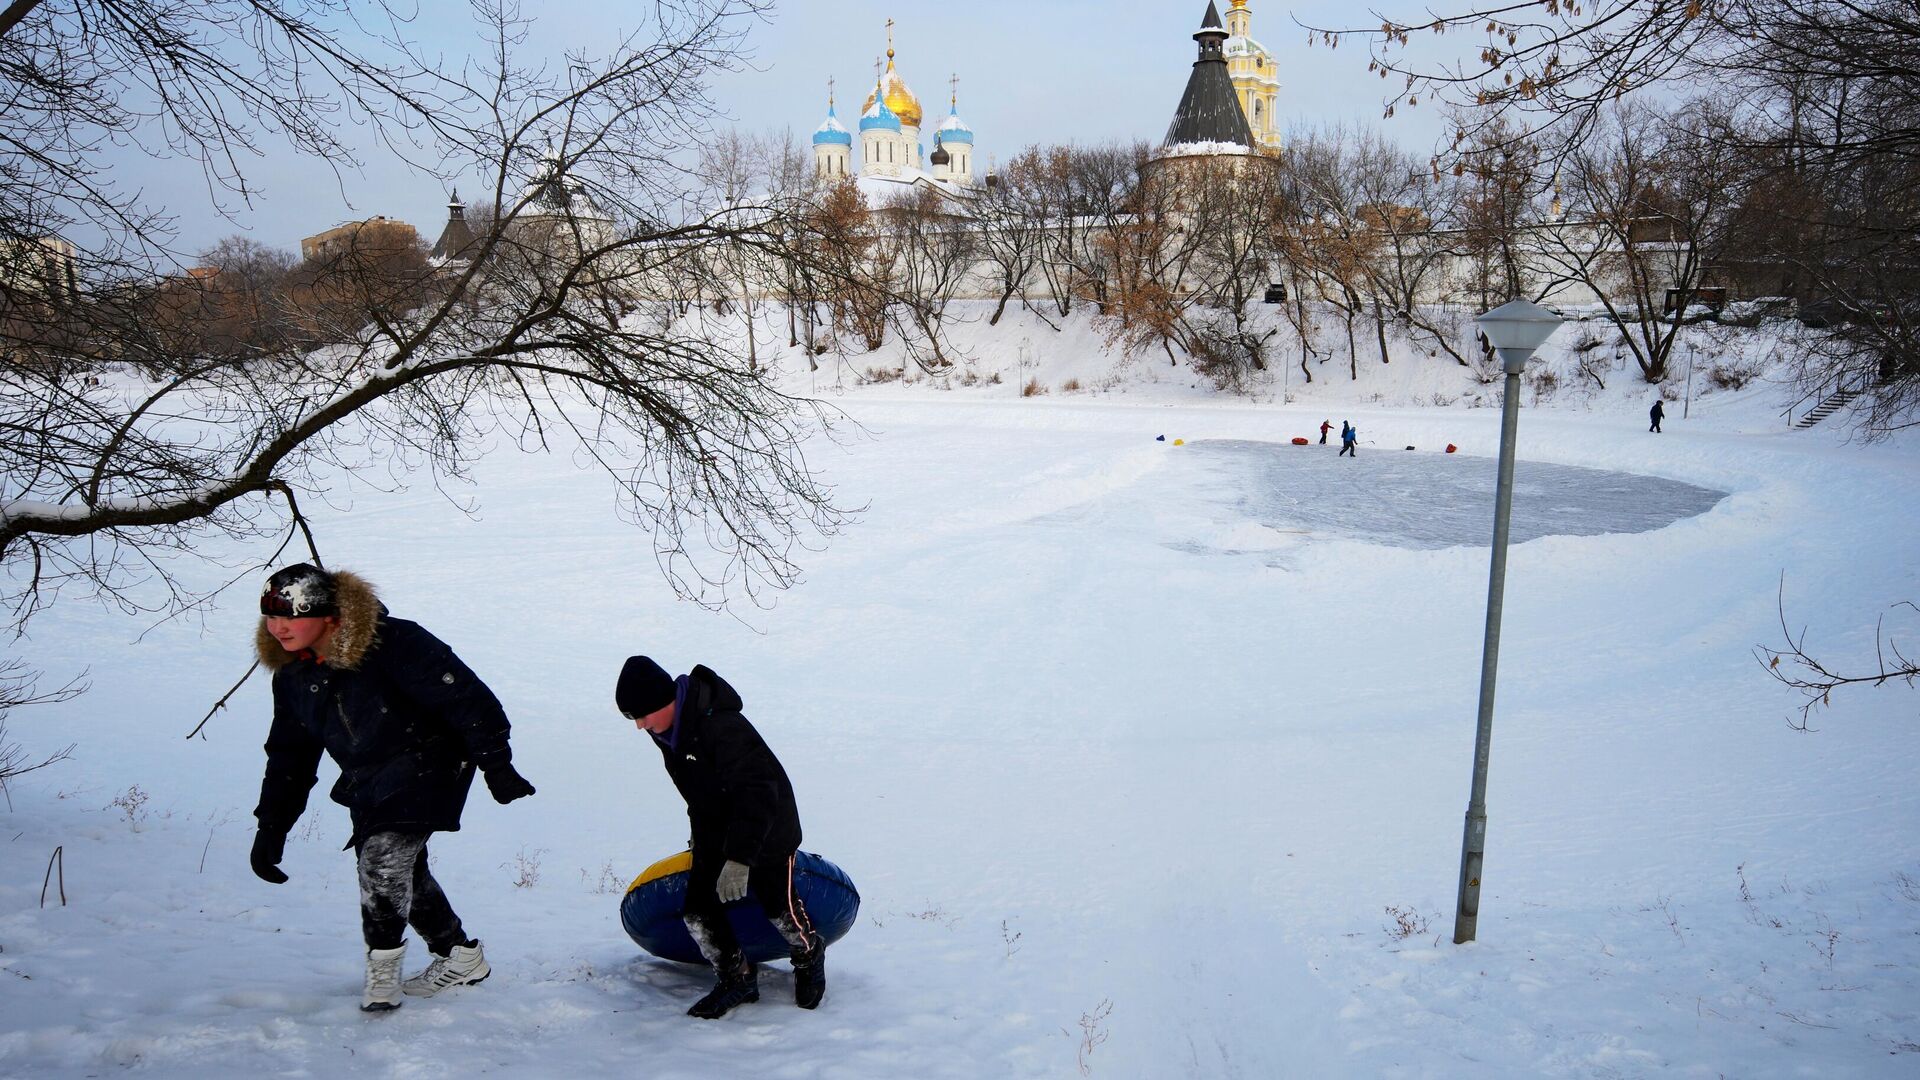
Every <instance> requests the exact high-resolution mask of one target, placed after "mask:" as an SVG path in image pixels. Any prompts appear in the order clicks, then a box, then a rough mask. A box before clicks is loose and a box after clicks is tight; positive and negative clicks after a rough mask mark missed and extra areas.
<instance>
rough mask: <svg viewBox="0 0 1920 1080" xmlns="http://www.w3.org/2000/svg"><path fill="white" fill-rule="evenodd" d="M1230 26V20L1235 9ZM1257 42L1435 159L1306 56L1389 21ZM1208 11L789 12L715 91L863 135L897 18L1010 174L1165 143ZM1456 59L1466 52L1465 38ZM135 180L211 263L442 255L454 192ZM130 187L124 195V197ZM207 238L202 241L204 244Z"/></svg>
mask: <svg viewBox="0 0 1920 1080" xmlns="http://www.w3.org/2000/svg"><path fill="white" fill-rule="evenodd" d="M421 2H422V5H423V7H424V8H427V9H428V10H427V11H426V12H424V13H423V17H422V18H421V19H420V20H419V22H418V23H417V25H418V26H419V27H420V29H421V35H422V40H423V42H424V43H425V44H428V45H429V46H430V47H432V48H434V49H438V50H441V51H443V52H444V53H445V54H446V55H447V56H448V57H449V58H451V57H455V56H459V55H461V54H462V53H463V52H464V51H465V50H467V49H469V48H470V47H472V46H473V45H474V44H476V43H477V38H476V37H475V36H474V35H473V33H472V31H471V30H470V29H469V28H468V27H467V26H466V25H464V24H463V23H462V22H461V21H460V16H461V15H462V14H463V12H464V7H465V5H464V4H463V3H458V2H454V0H421ZM1220 6H1221V9H1222V12H1223V13H1224V11H1225V10H1226V8H1227V6H1228V5H1227V4H1226V3H1225V2H1222V3H1221V5H1220ZM1251 8H1252V11H1253V36H1254V37H1255V38H1256V39H1258V40H1259V41H1261V42H1262V43H1263V44H1265V45H1266V47H1267V48H1268V49H1269V50H1270V51H1271V52H1272V53H1273V54H1274V55H1275V58H1276V60H1277V61H1278V64H1279V67H1280V78H1281V89H1280V116H1281V117H1282V121H1283V125H1286V124H1291V123H1304V124H1312V125H1317V124H1321V123H1328V122H1334V121H1343V120H1344V121H1350V122H1352V121H1357V122H1361V123H1367V124H1374V125H1377V126H1380V127H1381V128H1382V130H1384V131H1385V132H1386V133H1387V135H1388V136H1389V137H1390V138H1392V139H1393V140H1394V141H1396V142H1398V143H1400V144H1401V145H1402V146H1404V147H1406V148H1407V149H1409V150H1412V151H1415V152H1416V153H1420V154H1425V153H1426V152H1427V151H1428V150H1429V149H1430V148H1431V145H1432V142H1433V139H1434V137H1435V135H1436V133H1437V132H1438V130H1439V120H1440V116H1439V113H1438V112H1436V111H1432V110H1428V109H1427V108H1426V107H1425V106H1424V105H1423V106H1422V107H1421V108H1420V109H1417V110H1412V111H1403V112H1402V114H1401V115H1399V116H1396V117H1395V118H1394V119H1391V120H1384V121H1383V120H1381V119H1380V113H1381V107H1382V100H1383V90H1385V89H1386V84H1384V83H1383V82H1381V80H1380V79H1379V78H1378V77H1377V76H1372V75H1369V74H1368V73H1367V70H1366V68H1367V56H1366V53H1365V50H1364V48H1356V47H1353V45H1349V46H1344V47H1342V48H1340V49H1337V50H1329V49H1327V48H1326V47H1324V46H1320V45H1316V46H1313V47H1309V46H1308V45H1307V33H1306V31H1305V30H1303V29H1301V28H1300V27H1299V26H1298V25H1296V24H1295V22H1294V19H1295V17H1296V16H1297V17H1298V18H1300V19H1301V20H1302V21H1314V20H1316V19H1317V20H1323V21H1327V22H1340V21H1347V22H1353V23H1358V24H1363V25H1372V24H1374V23H1376V22H1377V20H1374V19H1372V18H1371V17H1369V16H1368V15H1367V14H1366V12H1365V10H1364V9H1360V8H1357V7H1355V6H1354V5H1352V4H1347V3H1332V2H1329V0H1314V2H1313V3H1311V4H1304V5H1300V6H1297V7H1291V8H1289V7H1282V6H1280V5H1278V4H1272V3H1264V2H1261V0H1254V2H1253V3H1252V5H1251ZM633 10H634V8H633V6H632V5H631V3H619V2H612V0H605V2H603V0H572V2H567V3H555V2H546V3H542V2H540V0H526V3H525V8H524V13H525V14H527V15H529V16H531V17H532V19H533V20H534V24H533V27H532V32H531V40H530V41H529V47H530V48H532V49H534V50H537V51H538V52H541V53H544V54H549V55H552V56H559V55H561V54H562V53H564V52H565V51H567V50H569V49H585V50H588V51H589V52H591V51H592V50H593V49H594V48H595V46H596V44H604V43H605V42H608V41H611V40H613V39H614V38H615V36H616V35H615V34H614V33H613V31H614V30H615V29H616V28H618V27H620V26H621V25H622V21H623V17H624V18H625V19H626V21H627V22H628V23H631V21H632V19H631V15H630V14H628V13H630V12H631V11H633ZM1205 12H1206V2H1205V0H966V2H959V0H953V2H947V3H938V4H936V3H927V2H925V0H890V2H887V0H786V2H785V3H782V4H781V5H780V7H779V9H778V10H777V11H776V13H775V17H774V20H773V21H772V22H771V23H770V24H767V25H763V26H759V27H756V28H755V29H754V30H753V31H752V32H751V34H750V36H749V39H748V40H749V47H750V48H751V50H752V52H753V57H754V58H753V63H754V66H755V68H756V69H757V70H753V71H747V72H740V73H732V74H727V73H723V74H721V75H719V76H718V77H717V78H716V80H715V82H714V85H713V87H712V93H713V97H714V100H715V102H716V103H717V104H719V105H720V106H721V107H722V108H723V109H725V110H726V111H727V113H729V114H730V115H731V116H732V117H733V118H734V122H735V123H736V124H737V125H739V126H740V127H742V128H743V129H746V130H749V131H753V132H766V131H790V132H791V133H792V134H793V136H794V137H795V139H796V140H798V141H799V142H801V143H802V144H803V145H804V144H805V143H806V142H807V140H808V139H809V137H810V136H811V134H812V132H813V129H814V128H815V127H816V126H817V125H818V124H819V122H820V120H821V119H822V117H824V116H825V114H826V82H827V78H828V77H829V76H832V77H833V79H834V80H835V84H836V87H837V96H838V98H839V106H840V107H839V114H840V116H841V118H842V120H843V121H846V122H847V123H848V126H849V127H852V126H853V120H854V118H856V117H857V115H858V112H859V109H860V106H861V104H862V102H863V101H864V100H865V97H866V94H867V91H868V90H869V89H870V88H871V86H872V80H873V70H874V69H873V63H874V59H875V57H877V56H880V55H882V54H884V52H885V51H886V20H887V19H889V18H892V19H893V20H894V23H895V25H894V47H895V50H896V56H895V65H896V69H897V70H898V71H899V72H900V74H901V75H902V77H904V78H905V79H906V81H907V84H908V85H909V86H910V87H911V88H912V89H913V91H914V93H915V94H916V95H917V96H918V97H919V98H920V100H921V104H922V106H923V108H924V110H925V112H926V114H927V116H928V117H929V118H930V123H929V124H928V127H927V130H928V131H930V130H931V126H933V125H937V124H938V123H939V120H940V118H944V116H945V115H946V111H947V95H948V85H947V78H948V76H949V74H955V73H957V74H958V75H959V77H960V114H961V116H962V117H963V118H964V119H965V120H966V121H967V122H968V124H969V125H970V126H971V127H972V128H973V130H974V132H975V139H976V142H975V153H976V156H977V158H978V160H979V161H980V162H981V163H982V164H984V163H985V162H986V160H987V158H988V156H989V155H991V156H992V157H993V159H994V160H996V161H1005V160H1006V159H1007V158H1009V157H1011V156H1012V155H1013V154H1015V153H1016V152H1018V151H1019V150H1020V149H1021V148H1022V147H1025V146H1027V145H1030V144H1034V143H1042V144H1051V143H1063V142H1069V141H1071V142H1083V143H1086V142H1101V141H1105V140H1109V139H1122V140H1132V139H1144V140H1147V141H1149V142H1154V143H1157V142H1159V141H1160V139H1161V137H1162V136H1163V135H1164V134H1165V132H1166V128H1167V124H1168V122H1169V121H1170V120H1171V119H1172V116H1173V110H1174V106H1175V105H1177V104H1178V103H1179V100H1180V93H1181V91H1182V89H1183V88H1184V87H1185V85H1186V80H1187V75H1188V73H1189V71H1190V70H1191V67H1192V64H1193V59H1194V55H1195V45H1194V42H1193V40H1192V37H1191V35H1192V34H1193V32H1194V31H1195V30H1196V29H1198V28H1199V25H1200V20H1201V17H1202V16H1203V15H1204V14H1205ZM1458 44H1460V45H1461V46H1462V47H1465V46H1466V45H1467V44H1468V43H1467V42H1466V41H1465V40H1464V39H1460V40H1459V42H1458ZM126 167H127V168H129V169H132V170H135V175H136V178H137V180H136V182H137V183H139V184H140V185H141V186H143V187H145V188H146V189H147V190H148V192H149V194H150V195H153V196H156V197H160V198H164V199H165V200H166V202H167V204H168V205H169V207H170V209H172V210H173V211H174V212H175V214H176V215H177V216H178V217H179V219H180V222H181V239H182V246H183V247H185V248H187V249H189V250H199V249H203V248H205V247H209V246H211V244H212V242H213V241H215V240H217V239H218V238H220V237H222V236H226V235H230V234H232V233H234V232H239V231H245V232H247V233H248V235H250V236H252V237H253V238H254V239H256V240H258V241H260V242H263V243H267V244H271V245H274V246H277V247H283V248H287V249H289V250H295V251H297V249H298V245H299V240H300V238H301V237H302V236H306V235H310V234H312V233H317V232H320V231H321V230H323V229H326V228H330V227H332V226H333V225H336V224H338V223H339V222H341V221H343V220H349V219H356V218H362V217H367V216H370V215H373V214H385V215H387V216H389V217H396V218H400V219H402V220H405V221H408V222H411V223H412V224H414V225H415V226H417V227H418V228H419V229H420V231H421V233H422V235H423V236H425V237H426V238H427V239H428V241H429V242H431V240H432V239H433V238H434V237H435V236H437V235H438V234H439V230H440V226H441V224H442V223H443V222H444V221H445V219H446V209H445V203H446V192H445V190H444V189H443V188H442V187H441V186H440V183H439V181H437V180H436V179H434V178H433V177H429V176H421V175H417V174H410V173H408V172H407V171H406V170H405V169H404V168H402V167H399V166H397V165H395V164H393V163H391V162H386V161H381V160H378V159H377V158H376V159H375V160H371V161H370V162H369V167H368V169H367V170H366V174H365V175H364V176H349V177H348V178H347V179H346V183H345V185H344V187H345V190H344V191H343V190H342V185H341V184H339V183H336V182H335V180H334V178H333V176H332V175H331V173H329V172H327V171H326V170H324V169H316V168H314V167H313V166H312V163H311V162H304V161H301V160H299V159H297V158H295V157H294V156H293V155H292V154H290V153H287V152H280V153H270V154H269V155H268V157H267V158H266V159H265V160H262V161H260V162H258V163H257V164H256V166H255V167H253V168H250V169H249V174H250V176H251V178H252V179H254V180H255V181H256V182H257V183H258V184H259V185H261V186H262V187H263V188H264V194H263V197H262V198H261V200H260V201H259V203H258V205H257V206H256V207H255V208H253V209H252V210H251V211H244V212H242V213H240V214H238V215H237V223H234V222H228V221H226V220H224V219H222V218H221V217H220V216H219V215H218V214H216V213H214V212H213V211H212V209H211V208H210V207H209V205H208V199H207V192H206V189H205V185H204V183H203V182H201V181H200V180H199V178H198V175H197V173H194V172H191V171H189V170H176V169H173V168H170V167H166V166H163V165H155V164H152V163H147V162H144V161H138V162H129V163H128V165H127V166H126ZM123 182H124V181H123ZM198 237H204V238H205V242H204V243H202V242H198V241H197V240H196V238H198Z"/></svg>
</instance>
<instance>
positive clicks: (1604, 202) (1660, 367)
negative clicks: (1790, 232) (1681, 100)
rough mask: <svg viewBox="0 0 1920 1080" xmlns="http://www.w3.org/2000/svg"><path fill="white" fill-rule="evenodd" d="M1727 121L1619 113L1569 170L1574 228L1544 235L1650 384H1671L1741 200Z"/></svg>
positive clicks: (1699, 106)
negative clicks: (1690, 313)
mask: <svg viewBox="0 0 1920 1080" xmlns="http://www.w3.org/2000/svg"><path fill="white" fill-rule="evenodd" d="M1724 122H1725V120H1724V117H1721V116H1719V115H1717V111H1716V110H1715V109H1714V108H1713V107H1712V106H1711V105H1708V104H1706V103H1695V104H1693V105H1691V106H1689V107H1687V108H1684V109H1680V110H1676V111H1675V112H1673V113H1671V114H1663V113H1660V112H1657V111H1655V110H1654V109H1653V108H1651V107H1650V106H1646V105H1643V104H1637V103H1635V104H1628V105H1624V106H1622V107H1620V108H1619V109H1617V110H1614V111H1613V112H1612V113H1611V114H1610V115H1609V116H1608V117H1607V118H1606V119H1605V120H1604V121H1603V127H1602V129H1601V131H1600V132H1599V133H1598V134H1596V135H1595V136H1594V137H1593V138H1591V139H1589V140H1587V142H1585V143H1584V144H1582V145H1581V146H1580V147H1579V148H1577V149H1575V150H1573V151H1571V152H1569V153H1568V155H1567V156H1566V158H1565V161H1564V163H1563V165H1562V172H1561V177H1562V180H1563V182H1564V184H1565V191H1566V195H1567V198H1568V200H1569V202H1568V206H1569V211H1570V214H1571V221H1570V222H1569V224H1568V225H1566V226H1565V227H1562V228H1556V229H1550V230H1540V231H1539V233H1538V234H1539V235H1540V236H1541V237H1542V239H1543V241H1544V242H1543V243H1542V244H1541V245H1540V247H1541V255H1542V256H1543V258H1544V260H1545V261H1546V262H1547V263H1548V264H1549V265H1550V266H1552V267H1553V268H1554V269H1555V270H1556V271H1557V272H1558V273H1559V274H1560V275H1561V276H1563V277H1564V278H1565V279H1567V280H1571V281H1576V282H1579V283H1580V284H1582V285H1584V286H1586V287H1587V288H1588V289H1589V290H1591V291H1592V292H1593V293H1594V294H1595V295H1596V296H1598V297H1599V298H1600V302H1601V303H1602V304H1603V305H1604V306H1605V307H1606V310H1607V316H1608V318H1609V320H1610V321H1612V322H1613V324H1614V325H1615V326H1617V327H1618V328H1619V330H1620V334H1621V338H1622V340H1623V341H1624V342H1625V343H1626V346H1627V348H1628V349H1629V350H1630V351H1631V353H1632V355H1633V358H1634V361H1635V363H1636V364H1638V365H1639V368H1640V373H1641V377H1642V378H1644V379H1645V380H1646V381H1647V382H1649V383H1658V382H1660V381H1662V380H1663V379H1665V378H1666V377H1667V366H1668V361H1669V359H1670V357H1671V356H1672V354H1673V349H1674V346H1675V344H1676V343H1677V342H1678V341H1679V340H1680V336H1681V333H1682V329H1683V327H1684V326H1685V325H1686V318H1687V309H1688V307H1689V305H1690V304H1691V303H1692V302H1693V300H1694V298H1695V297H1696V296H1697V295H1698V293H1699V290H1700V288H1701V287H1702V285H1704V284H1705V283H1706V279H1707V274H1708V273H1709V272H1710V271H1712V270H1713V269H1715V268H1716V266H1717V264H1718V263H1720V262H1721V260H1722V259H1723V258H1724V256H1725V254H1726V251H1725V240H1726V237H1727V234H1728V228H1729V224H1730V222H1731V220H1732V217H1731V214H1730V210H1731V208H1732V207H1733V205H1734V204H1735V202H1736V200H1737V199H1738V198H1739V197H1740V196H1741V194H1743V193H1744V191H1745V184H1744V169H1743V167H1742V165H1743V157H1742V155H1740V154H1739V153H1738V152H1737V150H1736V148H1735V146H1734V143H1733V141H1732V140H1731V139H1729V138H1726V137H1724V136H1723V135H1722V133H1721V132H1720V130H1719V127H1718V125H1721V124H1723V123H1724Z"/></svg>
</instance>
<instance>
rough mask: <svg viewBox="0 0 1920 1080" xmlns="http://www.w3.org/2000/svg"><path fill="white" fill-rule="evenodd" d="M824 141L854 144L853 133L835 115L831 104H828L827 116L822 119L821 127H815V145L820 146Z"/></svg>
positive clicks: (847, 144) (846, 144) (845, 144)
mask: <svg viewBox="0 0 1920 1080" xmlns="http://www.w3.org/2000/svg"><path fill="white" fill-rule="evenodd" d="M822 143H839V144H840V145H842V146H852V145H853V133H852V132H850V131H848V130H847V129H846V125H844V124H842V123H841V122H840V118H839V117H837V116H835V115H833V106H831V105H829V106H827V118H826V119H825V120H823V121H821V123H820V126H819V127H817V128H814V129H813V145H815V146H819V145H821V144H822Z"/></svg>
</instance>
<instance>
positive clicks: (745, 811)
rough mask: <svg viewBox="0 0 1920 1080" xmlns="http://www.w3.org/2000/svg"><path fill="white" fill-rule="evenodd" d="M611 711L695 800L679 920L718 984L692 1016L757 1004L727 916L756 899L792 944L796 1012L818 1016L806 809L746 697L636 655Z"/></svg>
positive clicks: (690, 801) (822, 972)
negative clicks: (804, 890)
mask: <svg viewBox="0 0 1920 1080" xmlns="http://www.w3.org/2000/svg"><path fill="white" fill-rule="evenodd" d="M614 703H615V704H616V705H618V706H619V708H620V713H621V715H623V716H625V717H626V718H627V719H629V720H632V721H633V723H634V726H635V727H637V728H639V729H640V730H641V731H644V732H646V733H647V734H649V735H651V736H652V737H653V742H654V745H655V746H657V747H659V748H660V757H661V760H662V762H663V764H665V765H666V768H667V775H668V776H669V777H671V778H672V779H673V786H674V787H676V788H678V789H679V790H680V795H681V797H682V798H684V799H685V800H686V801H687V819H688V822H689V823H690V824H691V825H692V829H693V837H692V840H691V842H690V847H691V849H692V852H693V865H692V867H691V868H690V869H689V870H688V871H687V900H686V908H685V910H684V911H682V913H681V917H682V918H683V919H685V920H686V924H687V932H688V933H690V934H691V935H692V936H693V941H694V944H695V945H697V946H699V948H700V955H701V956H704V957H706V959H707V962H708V963H709V964H712V965H713V970H714V973H715V975H716V977H717V978H718V982H717V983H716V984H715V986H714V988H713V990H712V991H711V992H710V993H708V994H707V996H705V997H703V998H701V999H700V1000H699V1001H696V1002H694V1004H693V1007H692V1008H690V1009H688V1010H687V1015H688V1016H697V1017H700V1018H701V1019H704V1020H717V1019H719V1018H720V1017H722V1016H725V1015H726V1014H727V1012H728V1010H730V1009H732V1008H734V1007H735V1006H737V1005H744V1004H746V1003H748V1002H752V1001H759V1000H760V981H759V971H758V969H757V968H756V967H755V965H754V964H752V963H751V962H749V961H748V960H747V958H746V954H745V953H744V952H743V951H742V950H741V948H740V941H739V938H738V937H736V936H735V934H734V932H733V927H732V925H731V924H729V923H728V922H727V915H726V910H725V909H726V905H728V904H731V903H734V902H736V901H739V900H742V899H744V898H745V897H746V895H747V893H748V892H749V891H751V892H752V893H753V898H754V899H755V900H756V901H758V902H759V905H760V911H761V913H762V914H764V915H766V917H767V918H768V920H770V921H771V922H772V923H773V925H774V928H775V929H776V930H778V931H779V932H780V936H781V937H783V938H785V939H786V941H787V944H788V945H790V946H791V947H792V950H793V951H792V953H791V954H790V956H791V958H792V960H793V1000H794V1004H796V1005H798V1006H800V1007H801V1008H803V1009H811V1008H815V1007H817V1006H818V1005H819V1004H820V999H821V998H822V997H823V996H825V994H826V991H827V943H826V939H825V938H824V937H823V936H821V934H820V933H819V931H817V930H816V929H814V925H813V922H812V920H811V919H809V918H808V917H807V909H806V907H805V905H803V904H802V903H801V902H800V897H799V896H798V895H797V894H796V893H795V892H794V888H793V856H794V853H795V852H796V851H798V850H799V849H800V810H799V808H798V807H797V806H796V805H795V803H794V799H793V785H792V783H791V782H789V781H788V780H787V772H786V770H785V769H783V768H781V767H780V760H779V759H778V758H776V757H774V756H773V751H772V750H771V749H769V748H768V747H767V743H766V740H764V739H762V738H761V737H760V733H759V732H758V731H755V730H754V727H753V725H752V724H750V723H748V722H747V718H746V717H745V716H743V715H741V712H740V710H741V708H742V702H741V700H740V695H739V694H738V693H737V692H735V690H734V689H733V687H731V686H728V685H727V682H726V680H725V679H722V678H721V677H720V676H719V675H717V674H715V673H714V672H713V671H712V670H711V669H709V668H706V667H704V666H700V665H695V667H694V669H693V671H692V673H690V674H687V675H682V676H680V677H679V678H675V677H673V676H671V675H668V674H667V673H666V670H665V669H663V668H662V667H661V666H660V665H659V664H657V663H655V662H653V660H651V659H649V658H647V657H645V656H634V657H629V658H628V659H627V662H626V664H625V666H624V667H622V668H621V670H620V682H619V684H618V686H616V687H615V689H614Z"/></svg>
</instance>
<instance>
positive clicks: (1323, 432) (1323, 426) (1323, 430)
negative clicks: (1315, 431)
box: [1320, 420, 1333, 446]
mask: <svg viewBox="0 0 1920 1080" xmlns="http://www.w3.org/2000/svg"><path fill="white" fill-rule="evenodd" d="M1332 430H1333V421H1331V420H1322V421H1320V445H1321V446H1325V445H1327V432H1329V431H1332Z"/></svg>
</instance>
